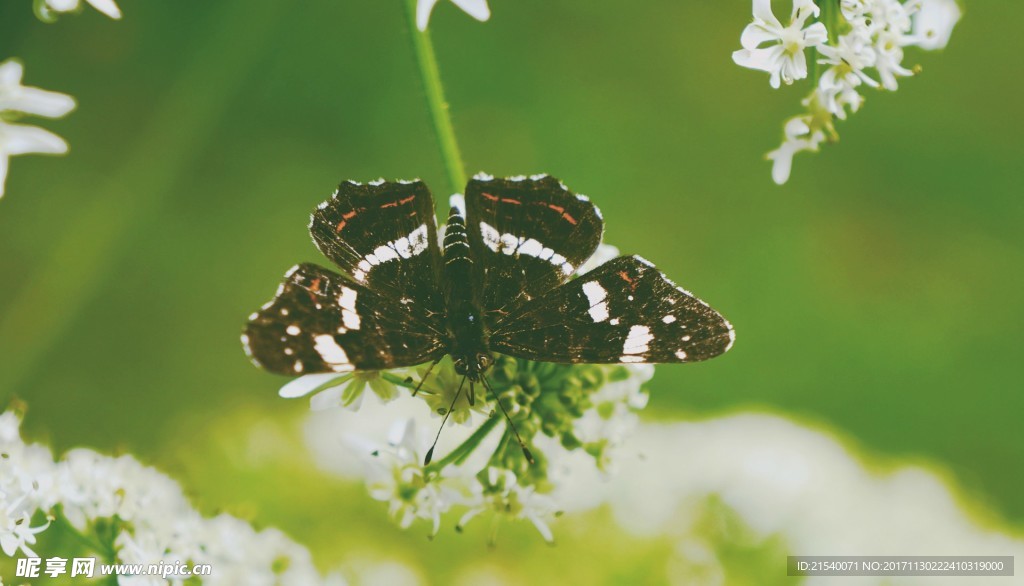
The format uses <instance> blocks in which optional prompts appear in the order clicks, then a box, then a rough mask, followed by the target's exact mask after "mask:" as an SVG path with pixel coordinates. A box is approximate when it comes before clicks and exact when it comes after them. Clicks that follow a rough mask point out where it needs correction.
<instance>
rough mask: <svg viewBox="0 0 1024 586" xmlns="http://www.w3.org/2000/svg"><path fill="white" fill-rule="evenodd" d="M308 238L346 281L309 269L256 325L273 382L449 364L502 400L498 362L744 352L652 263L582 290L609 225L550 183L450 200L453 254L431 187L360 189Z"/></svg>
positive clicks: (633, 259)
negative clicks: (493, 376)
mask: <svg viewBox="0 0 1024 586" xmlns="http://www.w3.org/2000/svg"><path fill="white" fill-rule="evenodd" d="M309 231H310V234H311V235H312V237H313V242H314V244H315V245H316V247H317V248H318V249H319V250H320V252H321V253H323V255H324V256H326V257H327V258H328V259H330V260H331V262H333V263H334V264H335V265H336V266H337V267H338V268H340V269H341V273H338V272H335V271H331V270H328V269H325V268H322V267H320V266H318V265H315V264H310V263H303V264H299V265H297V266H295V267H293V268H292V269H291V270H289V271H288V272H287V274H286V275H285V280H284V282H283V283H282V284H281V285H280V287H279V288H278V291H277V295H276V296H275V297H274V298H273V300H271V301H270V302H269V303H267V304H266V305H264V306H263V307H262V308H261V309H260V310H259V311H257V312H256V313H253V314H252V315H251V316H250V318H249V322H248V324H247V326H246V328H245V332H244V334H243V335H242V342H243V345H244V346H245V349H246V352H247V354H248V355H249V356H250V358H251V359H252V360H253V362H255V363H256V364H257V365H258V366H262V367H263V368H265V369H267V370H269V371H272V372H276V373H281V374H290V375H298V374H308V373H326V372H338V373H343V372H350V371H353V370H383V369H391V368H399V367H409V366H415V365H420V364H425V363H432V364H437V362H438V361H440V360H441V359H442V358H443V357H445V356H450V357H451V360H452V362H453V365H454V368H455V371H456V373H458V374H459V375H462V377H463V379H462V381H463V384H464V383H465V381H466V380H467V379H468V380H469V381H470V384H471V385H472V384H473V383H477V382H482V383H483V384H484V385H485V386H488V388H489V385H488V382H487V377H486V376H485V375H486V373H487V371H488V370H489V369H490V367H491V365H492V364H493V362H494V358H493V354H494V353H500V354H504V355H508V356H512V357H516V358H523V359H527V360H533V361H541V362H555V363H569V364H571V363H593V364H608V363H663V362H696V361H701V360H707V359H709V358H713V357H715V356H718V355H720V354H722V353H724V352H726V351H727V350H729V348H730V347H731V346H732V344H733V341H734V340H735V334H734V331H733V328H732V326H731V325H730V324H729V322H728V321H727V320H726V319H725V318H724V317H722V316H721V314H719V313H718V312H717V311H715V310H714V309H712V308H711V307H710V306H708V304H707V303H705V302H703V301H701V300H700V299H698V298H696V297H694V296H693V295H692V294H691V293H690V292H688V291H686V290H685V289H683V288H681V287H679V286H677V285H676V284H675V283H673V282H672V281H671V280H669V279H668V277H666V276H665V275H664V274H663V273H662V272H661V271H659V270H658V269H656V268H655V267H654V265H652V264H651V263H650V262H648V261H646V260H644V259H643V258H641V257H639V256H622V257H619V258H616V259H614V260H611V261H608V262H606V263H604V264H602V265H601V266H599V267H597V268H595V269H593V270H591V271H589V272H587V273H585V274H582V275H579V276H576V274H577V270H578V269H579V268H580V266H581V265H583V263H584V262H585V261H587V259H589V258H590V257H591V256H592V255H593V254H594V252H595V251H596V250H597V247H598V245H599V244H600V242H601V236H602V233H603V231H604V221H603V219H602V217H601V213H600V211H599V210H598V209H597V207H596V206H595V205H594V204H593V203H591V202H590V200H589V199H588V198H586V197H585V196H582V195H576V194H574V193H572V192H571V191H569V190H568V189H567V188H566V187H565V185H564V184H562V183H561V182H560V181H559V180H558V179H555V178H553V177H550V176H547V175H535V176H532V177H529V178H527V177H510V178H504V179H501V178H498V179H496V178H493V177H491V176H489V175H482V174H481V175H477V176H476V177H474V178H473V179H472V180H470V181H469V183H468V184H467V185H466V190H465V195H464V196H462V197H460V196H453V197H452V206H451V209H450V212H449V214H448V220H447V223H446V225H445V230H444V239H443V241H441V240H439V238H438V228H437V220H436V217H435V215H434V200H433V198H432V197H431V194H430V191H429V189H428V188H427V186H426V185H425V184H424V183H423V182H421V181H394V182H389V181H383V180H379V181H374V182H371V183H369V184H360V183H355V182H352V181H346V182H344V183H342V184H341V185H340V186H339V187H338V189H337V191H335V193H334V195H333V196H332V197H331V198H330V199H329V200H327V201H325V202H324V203H322V204H320V205H319V206H318V207H317V209H316V210H315V211H314V212H313V214H312V217H311V221H310V224H309ZM423 378H426V375H424V377H423ZM421 383H422V379H421ZM459 392H461V387H460V390H459ZM474 396H475V394H474V393H473V392H470V394H469V395H468V397H469V398H472V397H474ZM457 397H458V392H457V393H456V398H457ZM498 404H499V406H500V402H498ZM453 405H454V401H453ZM520 444H521V445H522V441H520ZM524 451H525V446H524ZM428 459H429V457H428ZM528 459H530V458H528Z"/></svg>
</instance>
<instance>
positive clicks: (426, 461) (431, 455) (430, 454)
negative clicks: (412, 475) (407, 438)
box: [423, 377, 466, 466]
mask: <svg viewBox="0 0 1024 586" xmlns="http://www.w3.org/2000/svg"><path fill="white" fill-rule="evenodd" d="M464 384H466V377H462V382H461V383H459V390H457V391H455V397H454V398H453V399H452V404H451V405H449V406H448V411H447V412H446V413H445V414H444V419H443V420H442V421H441V427H439V428H438V429H437V435H436V436H434V443H433V444H431V445H430V449H429V450H427V456H426V457H425V458H423V465H424V466H426V465H427V464H430V460H432V459H433V458H434V448H436V447H437V440H439V439H441V431H443V430H444V424H445V423H448V416H449V415H451V414H452V409H455V401H458V400H459V395H460V394H462V385H464Z"/></svg>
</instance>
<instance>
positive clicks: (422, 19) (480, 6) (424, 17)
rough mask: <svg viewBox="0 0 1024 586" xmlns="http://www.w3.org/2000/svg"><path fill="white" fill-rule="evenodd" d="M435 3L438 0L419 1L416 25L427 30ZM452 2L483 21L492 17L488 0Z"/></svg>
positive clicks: (455, 0)
mask: <svg viewBox="0 0 1024 586" xmlns="http://www.w3.org/2000/svg"><path fill="white" fill-rule="evenodd" d="M435 4H437V0H418V1H417V3H416V26H417V27H419V29H420V30H421V31H425V30H427V24H428V23H429V22H430V13H431V12H432V11H433V10H434V5H435ZM452 4H455V5H456V6H458V7H459V8H461V9H463V10H464V11H466V13H467V14H469V15H470V16H472V17H473V18H475V19H477V20H479V21H481V22H483V21H485V20H487V19H488V18H490V17H491V9H490V8H488V7H487V0H452Z"/></svg>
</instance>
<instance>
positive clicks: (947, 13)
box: [913, 0, 961, 50]
mask: <svg viewBox="0 0 1024 586" xmlns="http://www.w3.org/2000/svg"><path fill="white" fill-rule="evenodd" d="M960 16H961V12H960V6H959V5H958V4H957V3H956V0H921V7H920V8H919V9H918V11H917V12H916V13H915V14H914V16H913V21H914V43H915V44H916V45H917V46H918V47H921V48H922V49H927V50H935V49H944V48H945V47H946V45H947V44H949V37H950V36H951V35H952V34H953V27H954V26H956V23H957V22H958V21H959V20H960Z"/></svg>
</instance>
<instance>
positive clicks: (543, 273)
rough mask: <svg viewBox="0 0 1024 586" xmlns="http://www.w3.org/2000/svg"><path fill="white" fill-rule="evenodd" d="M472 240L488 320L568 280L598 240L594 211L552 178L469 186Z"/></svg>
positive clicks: (484, 179) (486, 181)
mask: <svg viewBox="0 0 1024 586" xmlns="http://www.w3.org/2000/svg"><path fill="white" fill-rule="evenodd" d="M465 197H466V212H467V213H466V219H467V230H468V232H469V242H470V248H471V251H472V255H473V259H474V263H475V267H476V271H477V275H478V281H477V283H474V286H477V287H479V288H480V301H481V305H482V309H483V310H484V311H485V312H488V313H491V314H492V317H490V318H489V321H494V319H495V318H496V316H499V315H501V314H502V313H507V312H508V311H510V310H512V309H513V308H514V307H515V306H516V305H517V304H519V303H523V302H526V301H529V300H530V299H533V298H536V297H539V296H541V295H543V294H544V293H546V292H548V291H550V290H551V289H553V288H555V287H557V286H558V285H560V284H562V283H564V282H566V281H568V280H569V278H570V277H571V276H572V275H573V273H574V272H575V271H576V269H578V268H579V266H580V265H581V264H583V262H584V261H586V260H587V259H588V258H590V256H591V255H592V254H594V251H595V250H596V249H597V246H598V244H600V242H601V233H602V231H603V222H602V220H601V215H600V213H599V212H598V210H597V208H596V207H595V206H594V204H592V203H591V202H590V201H589V200H587V199H586V198H585V197H582V196H576V195H574V194H572V193H571V192H570V191H569V190H567V189H566V188H565V186H564V185H562V184H561V182H559V181H558V180H557V179H555V178H553V177H549V176H538V177H533V178H529V179H527V178H522V179H521V180H515V179H493V178H490V177H483V176H478V177H477V178H475V179H473V180H472V181H470V182H469V184H468V185H467V186H466V195H465Z"/></svg>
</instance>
